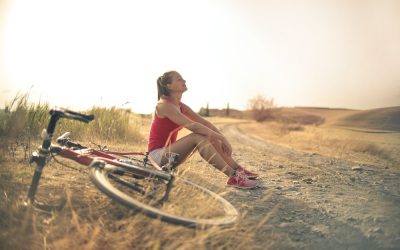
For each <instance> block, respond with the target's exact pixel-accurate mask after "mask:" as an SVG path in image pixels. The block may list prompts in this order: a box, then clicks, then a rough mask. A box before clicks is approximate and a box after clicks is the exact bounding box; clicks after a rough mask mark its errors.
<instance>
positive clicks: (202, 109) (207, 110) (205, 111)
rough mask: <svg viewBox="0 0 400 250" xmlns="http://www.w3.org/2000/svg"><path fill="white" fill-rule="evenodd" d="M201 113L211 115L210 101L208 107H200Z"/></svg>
mask: <svg viewBox="0 0 400 250" xmlns="http://www.w3.org/2000/svg"><path fill="white" fill-rule="evenodd" d="M199 114H200V115H202V116H206V117H208V116H210V109H209V108H208V102H207V106H206V108H203V107H201V108H200V111H199Z"/></svg>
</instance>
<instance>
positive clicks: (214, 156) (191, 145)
mask: <svg viewBox="0 0 400 250" xmlns="http://www.w3.org/2000/svg"><path fill="white" fill-rule="evenodd" d="M196 149H197V150H198V151H199V153H200V155H201V157H202V158H203V159H204V160H206V161H207V162H208V163H210V164H211V165H213V166H214V167H215V168H217V169H219V170H220V171H222V172H223V173H225V174H226V175H227V176H232V175H233V174H234V172H235V170H234V169H236V166H234V168H232V167H231V166H230V164H229V163H227V162H226V161H225V159H224V158H223V157H222V155H221V154H220V153H219V152H218V151H217V150H216V148H215V147H214V145H213V144H212V143H211V142H210V141H209V140H208V139H207V138H206V137H205V136H203V135H200V134H195V133H192V134H189V135H187V136H185V137H183V138H181V139H179V140H178V141H176V142H174V143H173V144H171V145H170V146H168V147H167V148H166V149H165V153H168V152H174V153H177V154H179V155H180V162H179V163H181V162H183V161H184V160H185V159H186V158H187V157H188V156H189V155H190V154H191V153H192V152H193V151H194V150H196ZM165 153H164V154H165ZM166 161H167V159H166V158H165V157H163V160H162V162H161V165H163V164H165V163H166Z"/></svg>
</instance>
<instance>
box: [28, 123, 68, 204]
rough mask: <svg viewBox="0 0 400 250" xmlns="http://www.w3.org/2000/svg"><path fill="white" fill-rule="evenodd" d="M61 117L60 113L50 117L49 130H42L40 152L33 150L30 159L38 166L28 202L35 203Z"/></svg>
mask: <svg viewBox="0 0 400 250" xmlns="http://www.w3.org/2000/svg"><path fill="white" fill-rule="evenodd" d="M59 118H60V117H59V116H58V115H52V116H51V118H50V122H49V125H48V127H47V130H43V132H42V138H43V143H42V146H41V147H40V148H39V153H37V152H33V153H32V157H31V159H30V163H33V162H34V163H36V168H35V172H34V174H33V177H32V182H31V186H30V187H29V191H28V200H27V203H29V204H33V203H34V202H35V195H36V191H37V188H38V186H39V180H40V178H41V176H42V170H43V168H44V166H45V165H46V160H47V157H48V156H49V154H50V153H49V148H50V145H51V138H52V136H53V133H54V129H55V126H56V123H57V121H58V119H59Z"/></svg>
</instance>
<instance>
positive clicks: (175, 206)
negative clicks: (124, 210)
mask: <svg viewBox="0 0 400 250" xmlns="http://www.w3.org/2000/svg"><path fill="white" fill-rule="evenodd" d="M107 165H108V166H107ZM115 168H116V167H115V166H112V165H111V166H110V165H109V164H106V167H91V168H90V177H91V180H92V182H93V183H94V185H95V186H96V187H97V188H98V189H99V190H100V191H101V192H103V193H104V194H106V195H107V196H109V197H110V198H111V199H113V200H115V201H116V202H118V203H120V204H122V205H124V206H126V207H128V208H130V209H134V210H137V211H140V212H141V213H143V214H145V215H146V216H149V217H151V218H155V219H160V220H162V221H164V222H168V223H172V224H175V225H182V226H186V227H208V226H227V225H231V224H233V223H234V222H236V221H237V218H238V212H237V210H236V209H235V207H233V205H232V204H231V203H229V202H228V201H227V200H225V199H224V198H223V197H221V196H220V195H218V194H216V193H214V192H212V191H210V190H208V189H207V188H204V187H201V186H200V185H197V184H195V183H193V182H191V181H189V180H186V179H184V178H181V177H174V183H175V184H174V185H175V186H174V187H173V188H172V189H171V191H170V193H169V197H168V199H167V201H164V202H161V204H157V203H158V201H157V199H156V197H155V196H151V195H152V194H151V193H150V192H149V193H150V195H149V194H148V193H146V194H143V193H141V192H138V191H137V190H135V188H134V187H130V186H129V185H133V186H135V185H136V184H129V185H128V184H127V183H123V184H122V185H121V183H120V181H122V182H124V181H126V180H127V179H129V178H133V179H135V177H134V173H132V171H130V170H129V169H123V170H121V169H120V168H118V174H115V175H114V173H113V169H115ZM132 175H133V177H131V176H132ZM120 176H125V178H127V179H122V180H121V179H119V177H120ZM117 179H119V180H118V181H116V180H117ZM146 180H147V181H149V182H153V181H154V182H157V184H155V185H154V186H153V187H150V189H151V188H154V187H155V188H159V187H158V186H157V185H160V182H165V180H163V179H160V178H159V177H158V176H153V177H147V178H146ZM137 181H143V180H137ZM127 182H128V183H131V182H129V181H127ZM160 186H161V185H160ZM136 188H138V189H139V188H140V184H139V185H138V186H136ZM142 190H144V189H142ZM151 191H153V190H151ZM199 195H200V196H199ZM178 196H179V197H178ZM181 196H183V197H181ZM197 196H199V197H197ZM189 199H192V201H193V200H194V199H197V200H199V199H200V200H201V203H202V204H203V205H205V206H206V207H207V208H209V211H208V210H207V211H205V210H204V211H203V209H204V208H202V209H198V210H199V214H195V215H193V216H192V215H188V214H186V213H188V212H187V210H189V211H190V212H191V213H197V211H194V210H196V209H193V208H192V207H188V205H190V203H191V201H190V200H189ZM216 207H218V208H219V209H218V210H220V211H215V210H216V209H215V208H216ZM207 208H206V209H207ZM184 210H185V211H184ZM209 212H212V214H213V215H210V214H208V215H205V213H209ZM214 214H215V215H214Z"/></svg>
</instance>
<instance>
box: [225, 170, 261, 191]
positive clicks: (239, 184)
mask: <svg viewBox="0 0 400 250" xmlns="http://www.w3.org/2000/svg"><path fill="white" fill-rule="evenodd" d="M226 184H227V185H228V186H230V187H235V188H240V189H251V188H255V187H256V185H257V183H256V181H253V180H249V179H248V178H247V177H246V176H244V175H242V174H241V173H238V172H236V173H235V174H234V175H232V176H231V177H229V179H228V182H227V183H226Z"/></svg>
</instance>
